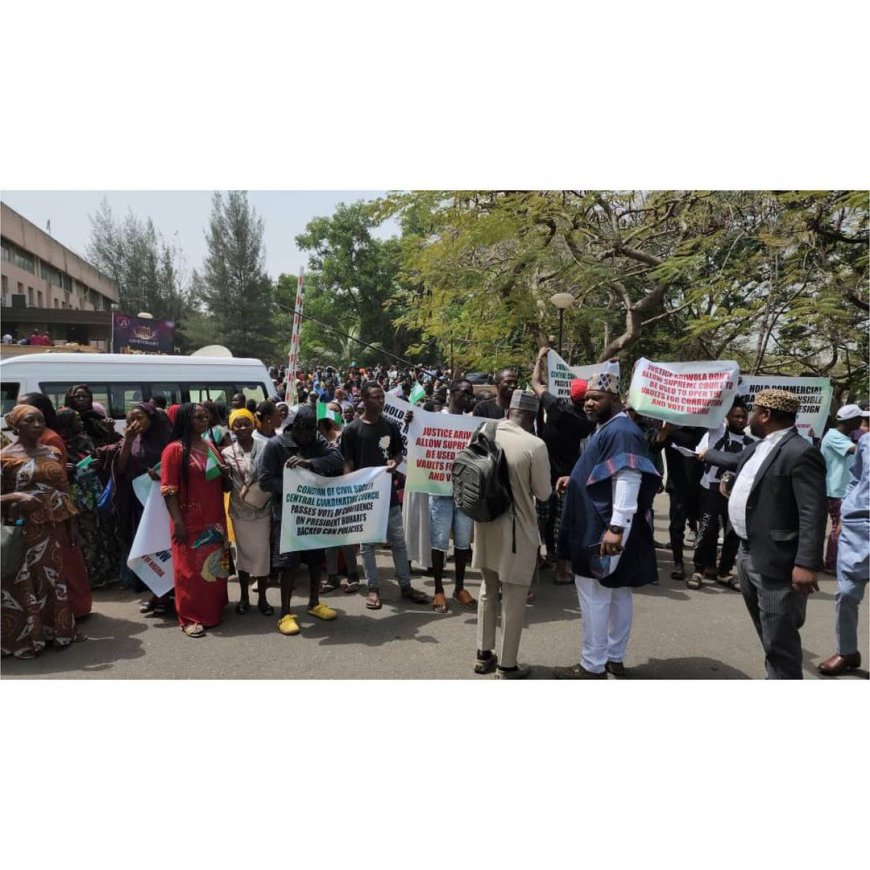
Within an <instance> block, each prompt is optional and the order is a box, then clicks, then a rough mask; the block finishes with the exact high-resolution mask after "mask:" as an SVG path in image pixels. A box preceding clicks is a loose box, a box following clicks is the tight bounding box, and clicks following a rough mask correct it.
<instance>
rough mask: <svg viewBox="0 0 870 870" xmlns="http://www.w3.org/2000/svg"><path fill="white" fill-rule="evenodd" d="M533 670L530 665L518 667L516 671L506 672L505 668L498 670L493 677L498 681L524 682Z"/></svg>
mask: <svg viewBox="0 0 870 870" xmlns="http://www.w3.org/2000/svg"><path fill="white" fill-rule="evenodd" d="M531 672H532V669H531V668H530V667H529V666H528V665H517V668H516V670H505V668H496V669H495V673H494V674H493V677H494V678H495V679H496V680H524V679H525V678H526V677H527V676H528V675H529V674H530V673H531Z"/></svg>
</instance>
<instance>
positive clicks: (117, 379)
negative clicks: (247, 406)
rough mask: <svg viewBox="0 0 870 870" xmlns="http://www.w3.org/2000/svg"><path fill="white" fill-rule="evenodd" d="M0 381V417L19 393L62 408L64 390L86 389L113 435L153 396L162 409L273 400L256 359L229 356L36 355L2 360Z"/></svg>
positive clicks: (273, 393)
mask: <svg viewBox="0 0 870 870" xmlns="http://www.w3.org/2000/svg"><path fill="white" fill-rule="evenodd" d="M0 382H2V390H3V414H4V415H5V414H6V413H7V412H8V411H9V410H10V409H11V408H12V406H13V405H14V404H15V402H16V401H17V399H18V397H19V396H20V395H22V394H24V393H45V394H46V395H47V396H48V397H49V399H51V401H52V403H53V404H54V406H55V408H62V407H63V406H64V404H65V397H66V391H67V390H68V389H69V388H70V387H73V386H75V385H76V384H87V385H88V386H89V387H90V388H91V391H92V392H93V394H94V401H95V402H99V403H100V404H101V405H102V406H103V407H104V408H105V409H106V413H107V414H108V415H109V416H110V417H112V418H113V419H114V420H115V421H116V422H115V425H116V428H118V429H119V430H123V421H124V418H125V417H126V415H127V411H128V410H129V409H130V407H131V406H132V405H133V404H135V403H136V402H141V401H143V400H146V401H147V400H148V399H151V398H153V397H154V396H163V397H165V399H166V404H167V405H173V404H176V403H178V404H181V403H182V402H203V401H206V400H207V399H211V400H212V401H213V402H217V403H218V404H223V405H226V406H227V407H229V405H230V400H231V399H232V397H233V395H234V394H235V393H244V394H245V397H246V398H248V399H254V400H256V401H257V402H262V401H263V400H264V399H276V400H277V399H278V394H277V393H276V391H275V386H274V384H273V383H272V379H271V378H270V377H269V372H268V371H267V370H266V367H265V366H264V365H263V363H262V362H260V360H258V359H237V358H235V357H207V356H157V355H155V356H149V355H145V354H121V353H39V354H33V355H27V356H16V357H10V358H8V359H4V360H3V361H2V362H0ZM119 421H120V422H119ZM3 428H4V429H5V428H7V427H6V423H5V421H4V422H3Z"/></svg>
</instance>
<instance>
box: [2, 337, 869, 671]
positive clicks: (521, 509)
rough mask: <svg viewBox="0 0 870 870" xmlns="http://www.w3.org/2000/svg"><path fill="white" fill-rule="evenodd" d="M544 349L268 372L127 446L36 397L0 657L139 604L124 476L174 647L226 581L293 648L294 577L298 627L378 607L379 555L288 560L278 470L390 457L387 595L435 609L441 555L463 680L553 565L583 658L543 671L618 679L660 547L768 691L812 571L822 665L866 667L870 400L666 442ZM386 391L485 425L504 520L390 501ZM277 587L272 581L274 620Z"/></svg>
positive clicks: (778, 406)
mask: <svg viewBox="0 0 870 870" xmlns="http://www.w3.org/2000/svg"><path fill="white" fill-rule="evenodd" d="M547 351H548V348H546V347H545V348H541V351H540V352H539V354H538V356H537V359H536V360H535V362H534V365H533V366H532V369H531V373H530V381H529V386H530V389H525V390H524V389H520V387H519V384H520V378H519V373H518V371H517V370H515V369H512V368H506V369H503V370H501V371H499V372H496V373H495V374H494V376H492V377H484V378H483V380H485V381H487V383H482V384H481V383H477V384H472V383H471V381H469V380H468V379H467V378H465V377H461V376H460V377H456V376H454V373H453V372H452V371H451V370H450V369H448V368H444V367H442V366H438V365H432V366H429V365H419V366H415V367H408V366H402V367H398V366H395V365H388V364H378V365H373V366H370V367H360V366H356V365H352V366H350V367H349V368H348V369H347V370H345V371H339V370H337V369H335V368H333V367H330V366H314V367H311V368H304V369H302V370H300V371H299V372H298V373H297V375H296V378H295V380H294V381H292V382H288V376H287V370H286V368H285V367H284V366H273V367H272V368H271V370H270V375H271V377H272V378H273V379H274V386H275V388H276V391H277V393H278V395H280V396H284V397H285V398H286V399H287V401H273V400H266V401H262V402H255V401H253V400H250V399H246V397H245V396H244V395H243V394H241V393H240V394H237V395H234V396H232V397H231V399H230V402H229V407H225V406H223V405H221V404H218V403H215V402H208V401H207V402H203V403H201V404H196V403H188V404H183V405H171V406H169V407H162V406H161V405H162V404H163V403H160V404H155V403H151V402H138V403H136V404H134V405H133V406H132V407H131V408H130V410H129V412H128V414H127V418H126V426H125V427H124V432H123V434H119V433H117V432H116V431H115V427H114V422H113V421H112V420H111V419H108V418H107V416H106V412H105V409H104V408H102V407H101V406H100V405H99V403H97V402H95V401H94V399H93V395H92V393H91V390H90V388H89V387H88V385H87V384H80V385H77V386H74V387H73V388H71V389H70V390H69V391H68V393H67V394H66V396H65V402H64V405H63V407H61V408H55V407H54V406H53V405H52V403H51V402H50V400H49V399H48V397H47V396H45V395H42V394H28V395H22V396H20V397H19V398H18V404H17V405H16V406H15V407H14V408H13V409H12V411H11V412H10V414H9V415H8V416H7V421H8V423H9V426H10V427H11V429H12V430H13V431H14V433H15V435H16V436H17V440H15V442H14V443H10V444H8V445H7V446H6V447H5V448H4V449H3V451H2V454H0V460H2V507H3V517H4V527H5V528H14V529H15V530H16V531H17V533H18V537H19V539H20V540H19V542H18V546H19V547H20V548H21V549H22V553H23V555H21V558H20V560H16V567H15V570H14V571H13V570H7V569H6V568H4V571H3V600H2V607H3V636H2V653H3V655H4V656H5V655H14V656H16V657H18V658H32V657H33V656H35V655H37V654H38V653H40V652H41V651H42V650H43V649H44V648H45V647H46V646H47V645H53V646H54V647H55V648H57V649H62V648H65V647H67V646H68V645H69V644H71V643H73V642H75V641H81V640H85V639H86V638H85V636H84V634H82V633H81V632H80V631H79V629H78V626H79V623H80V622H81V621H82V620H83V619H85V618H86V617H87V615H88V613H89V612H90V610H91V608H92V595H91V591H92V590H94V589H102V588H106V587H109V586H119V587H121V588H123V589H129V590H130V592H131V594H133V595H137V596H138V595H141V593H143V592H146V587H145V585H144V584H143V583H142V582H141V580H140V579H139V578H138V577H137V575H136V574H135V573H134V572H132V571H131V570H130V569H129V568H128V567H127V558H128V555H129V552H130V548H131V545H132V544H133V541H134V539H135V536H136V531H137V528H138V526H139V523H140V521H141V519H142V513H143V505H142V502H141V500H140V498H139V497H138V495H137V493H136V487H135V485H134V482H135V481H136V480H137V479H141V478H142V476H143V475H147V476H149V477H150V478H151V479H152V480H154V481H159V485H160V492H161V495H162V496H163V498H164V500H165V504H166V507H167V511H168V513H169V516H170V518H171V541H172V545H171V546H172V557H173V569H174V584H173V589H172V591H170V592H169V593H167V594H166V595H163V596H160V597H158V596H155V595H150V596H149V595H147V594H146V595H145V597H144V598H143V600H142V601H141V602H140V611H141V612H142V613H143V614H146V615H149V616H154V617H160V616H163V617H166V618H172V619H177V621H178V624H179V626H180V627H181V629H182V630H183V631H184V633H185V634H186V635H187V636H189V637H202V636H203V635H205V634H206V633H207V630H208V629H209V628H212V627H214V626H216V625H218V624H219V623H220V622H221V620H222V619H223V616H224V611H225V608H226V605H227V604H228V598H229V596H228V583H227V581H228V579H229V578H230V577H234V578H235V579H236V580H237V582H238V590H239V593H238V601H237V602H236V603H235V608H234V609H235V613H236V614H238V615H240V616H242V615H246V614H248V612H249V610H250V606H251V601H250V594H251V592H252V591H256V594H257V603H256V613H257V614H259V615H261V616H266V617H273V618H274V617H275V616H276V615H277V623H276V627H277V630H278V631H279V632H280V633H281V634H284V635H296V634H299V633H300V631H301V628H300V625H299V622H298V612H297V613H294V611H293V608H292V606H291V605H292V601H293V592H294V591H295V587H296V580H297V574H298V572H299V570H300V569H301V566H302V565H303V564H304V565H305V566H306V573H307V585H308V599H307V606H306V607H305V611H306V613H307V614H308V615H309V616H311V617H313V618H316V619H320V620H325V621H333V620H335V619H336V618H337V617H338V612H337V611H336V610H335V609H334V608H332V607H329V606H328V605H327V604H326V603H324V602H322V601H321V595H329V594H334V593H337V592H343V593H346V594H355V593H360V592H361V593H362V594H364V595H365V602H364V603H365V607H366V608H367V609H370V610H378V609H380V608H381V607H382V599H381V592H382V589H381V582H380V576H379V575H380V569H379V567H378V565H377V562H376V547H377V544H376V543H375V542H373V543H368V544H362V545H360V546H359V547H358V548H357V547H353V546H341V547H335V548H332V549H328V550H326V551H323V550H311V551H305V552H290V553H282V552H280V548H279V535H278V532H279V528H280V517H281V509H282V506H281V492H282V481H283V469H284V468H285V467H289V468H294V467H298V468H304V469H309V470H311V471H313V472H315V473H317V474H321V475H325V476H338V475H341V474H347V473H350V472H352V471H355V470H359V469H362V468H370V467H381V466H383V467H386V468H387V470H388V471H389V472H390V474H391V481H392V486H391V502H390V509H389V521H388V525H387V540H386V541H385V542H384V543H387V544H388V545H389V547H390V554H391V557H392V561H393V567H394V576H395V580H396V581H397V583H398V586H399V593H400V598H401V599H402V600H405V601H408V602H411V603H413V604H417V605H427V606H428V605H431V607H432V608H433V610H434V611H435V612H436V613H439V614H448V613H449V612H450V610H451V603H450V601H448V598H447V594H446V591H445V585H444V573H445V563H446V561H447V560H448V558H449V556H450V549H451V540H452V548H453V553H452V558H453V563H454V568H455V571H454V583H453V594H452V602H453V603H452V606H453V607H454V608H459V609H460V610H468V609H476V610H477V613H478V625H477V638H476V639H477V650H476V656H475V659H474V671H475V672H476V673H479V674H485V673H494V675H495V676H496V677H497V678H501V679H519V678H523V677H525V676H527V675H528V673H529V668H528V667H527V666H525V665H521V664H520V662H519V659H518V656H519V647H520V638H521V632H522V626H523V614H524V608H525V605H526V604H527V603H529V602H532V601H533V600H534V597H535V590H536V586H537V584H538V583H539V582H540V578H542V577H545V576H547V575H548V573H549V576H550V577H551V579H552V582H553V583H556V584H574V585H575V586H576V588H577V594H578V600H579V602H580V609H581V613H582V618H583V630H582V643H581V656H580V661H579V663H578V664H576V665H571V666H568V667H559V668H556V669H555V671H554V673H555V676H557V677H560V678H563V679H585V678H605V677H606V676H607V674H608V673H610V674H613V675H615V676H622V675H623V674H624V673H625V667H624V663H623V662H624V658H625V655H626V650H627V646H628V641H629V638H630V632H631V623H632V606H631V601H632V598H631V589H632V588H633V587H637V586H641V585H644V584H647V583H657V582H658V572H657V565H656V557H655V549H656V548H657V547H658V548H661V547H667V548H668V549H669V550H670V551H671V554H672V558H673V563H674V566H673V570H672V572H671V578H672V579H673V580H674V581H677V582H681V583H685V584H686V586H687V587H688V588H689V589H693V590H698V589H700V588H701V587H702V585H703V584H704V583H706V582H712V583H716V584H719V585H721V586H723V587H726V588H729V589H733V590H737V591H740V592H741V593H742V594H743V597H744V599H745V600H746V604H747V609H748V611H749V614H750V616H751V618H752V620H753V623H754V625H755V627H756V629H757V632H758V635H759V638H760V640H761V643H762V646H763V649H764V653H765V664H766V669H767V673H768V676H769V677H772V678H782V677H800V675H801V666H802V665H801V659H800V638H799V630H800V627H801V625H802V623H803V619H804V613H805V602H806V598H807V596H808V594H810V593H811V592H812V591H813V589H815V588H817V573H818V572H819V571H820V570H822V569H825V570H827V571H829V572H832V573H836V574H837V578H838V592H837V596H836V625H837V630H836V637H837V650H836V653H835V654H834V655H833V656H831V657H830V658H829V659H828V660H826V661H825V662H823V663H822V665H820V670H821V672H822V673H824V674H828V675H837V674H840V673H843V672H845V671H848V670H853V669H855V668H857V667H859V666H860V654H859V652H858V648H857V613H858V603H859V602H860V600H861V598H862V596H863V593H864V589H865V588H866V584H867V579H868V578H867V575H868V571H870V568H868V558H870V557H868V552H867V551H868V536H870V525H868V524H870V519H868V516H870V514H868V504H867V499H868V488H867V476H868V465H870V462H868V456H867V452H868V448H870V438H868V436H867V431H868V418H870V412H868V411H867V409H866V408H867V406H866V403H864V404H863V405H861V406H858V405H854V404H849V405H845V406H843V407H841V408H840V409H839V410H838V411H837V412H836V413H835V415H834V416H835V419H834V420H833V422H832V425H831V427H830V428H829V430H828V431H827V432H826V433H825V435H824V438H823V439H821V443H820V444H819V445H814V444H811V443H809V442H808V441H806V440H805V439H803V438H800V437H799V436H798V435H797V431H796V429H795V416H796V413H797V411H798V410H799V405H800V399H799V398H798V397H797V396H794V395H792V394H790V393H788V392H786V391H783V390H765V391H763V392H762V393H760V394H759V395H758V396H757V397H756V401H755V406H754V409H753V411H752V414H751V415H749V414H748V413H747V411H746V409H745V408H744V407H743V405H742V404H741V403H740V401H735V403H734V405H733V407H732V408H731V409H730V410H729V412H728V414H727V416H726V419H725V421H724V422H723V424H722V426H721V427H720V428H719V429H718V430H706V429H692V428H686V427H677V426H674V425H672V424H670V423H665V424H662V423H661V422H660V421H657V420H652V419H649V418H644V417H640V416H638V415H637V414H636V413H635V412H634V411H633V410H632V409H631V408H630V407H628V405H627V403H626V402H625V401H624V400H623V398H622V397H621V394H620V384H619V379H618V377H617V376H615V375H611V374H602V375H596V376H595V377H593V378H591V379H589V380H582V379H579V378H578V379H574V380H573V381H572V382H571V386H570V398H558V397H557V396H556V395H554V394H553V393H552V392H550V391H549V390H548V387H547V384H546V379H545V377H544V375H543V368H544V361H545V358H546V353H547ZM475 380H476V381H480V380H481V378H478V377H475ZM387 393H390V394H392V395H393V396H395V397H397V398H398V399H400V400H404V401H405V402H408V403H409V404H408V410H407V413H406V423H407V422H410V420H411V418H412V415H413V408H414V407H420V408H422V409H424V410H427V411H433V412H443V413H448V414H463V415H465V414H468V415H473V416H476V417H479V418H481V423H482V424H487V423H489V424H490V426H489V427H485V429H486V430H487V431H488V432H489V433H490V435H491V436H492V438H493V439H494V442H495V444H496V446H497V448H498V449H499V450H500V452H501V455H502V456H503V459H504V462H505V467H506V469H507V474H508V476H509V480H510V490H511V493H512V507H511V510H510V511H509V512H507V513H505V514H504V515H502V516H500V517H498V518H497V519H495V520H493V521H491V522H482V521H480V522H474V521H472V519H471V517H470V516H468V515H467V514H465V513H464V512H463V511H462V510H461V509H460V508H459V507H458V506H457V504H456V503H455V502H454V500H453V499H452V498H451V497H449V496H447V497H445V496H440V497H439V496H429V495H426V494H421V493H412V492H407V493H406V492H404V488H403V477H402V475H401V474H399V473H398V471H397V469H398V466H399V465H400V463H401V460H402V436H401V430H400V426H399V425H398V424H397V423H395V422H394V421H393V420H392V419H390V418H389V417H388V416H386V415H385V414H384V406H385V397H386V394H387ZM475 437H477V436H475ZM819 448H820V449H819ZM663 490H664V491H665V492H666V493H667V497H668V502H669V537H670V540H669V542H668V543H667V544H664V545H663V544H657V543H656V542H655V540H654V538H653V531H652V529H653V525H652V507H653V499H654V497H655V495H656V494H657V493H658V492H662V491H663ZM827 520H830V522H829V523H827ZM771 522H774V523H775V524H778V525H776V527H771V525H770V524H771ZM828 527H829V528H830V531H829V533H828V531H827V529H828ZM759 536H761V537H759ZM825 538H826V540H827V546H826V551H825V552H824V553H822V547H823V541H824V539H825ZM690 545H691V546H692V549H693V553H692V554H691V556H692V567H691V569H687V568H686V567H685V565H686V551H687V550H688V549H689V546H690ZM10 552H11V551H10ZM4 553H5V550H4ZM358 560H359V562H361V564H362V568H361V569H360V566H359V564H358ZM19 561H20V564H18V562H19ZM414 563H416V564H417V566H418V568H417V570H418V571H426V572H428V573H430V574H431V576H432V577H433V579H434V595H433V596H432V597H431V599H430V597H429V596H428V595H426V594H425V593H424V592H422V591H421V590H419V589H416V588H414V586H413V585H412V567H413V565H414ZM735 565H736V573H735V570H734V569H735ZM469 568H474V569H478V570H479V571H480V572H481V574H482V578H483V579H482V584H481V587H480V595H479V600H475V598H474V597H473V596H472V595H471V593H470V592H469V591H468V590H467V589H466V588H465V577H466V572H467V570H468V569H469ZM270 586H275V587H278V588H279V589H280V612H278V613H277V614H276V613H275V608H273V606H272V605H271V604H270V603H269V601H268V596H267V591H268V589H269V588H270ZM499 608H501V626H502V631H501V638H500V641H499V643H498V644H496V625H497V616H498V612H499Z"/></svg>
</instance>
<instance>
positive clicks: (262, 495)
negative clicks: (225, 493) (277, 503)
mask: <svg viewBox="0 0 870 870" xmlns="http://www.w3.org/2000/svg"><path fill="white" fill-rule="evenodd" d="M233 461H234V462H235V464H236V469H237V470H238V472H239V478H240V479H242V480H244V479H245V477H246V476H247V475H246V474H245V472H244V471H242V466H241V464H240V463H239V459H238V457H237V456H236V455H235V454H233ZM239 500H240V501H241V502H242V504H243V505H245V507H249V508H253V509H254V510H262V509H263V508H264V507H266V505H267V504H268V503H269V502H270V501H271V500H272V493H270V492H266V490H265V489H262V488H261V487H260V484H259V483H257V481H256V480H251V481H249V482H248V483H245V484H243V486H242V488H241V489H240V490H239Z"/></svg>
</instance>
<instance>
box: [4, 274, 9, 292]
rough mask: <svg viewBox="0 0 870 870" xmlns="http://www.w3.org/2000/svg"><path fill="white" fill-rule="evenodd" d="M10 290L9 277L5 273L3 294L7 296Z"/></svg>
mask: <svg viewBox="0 0 870 870" xmlns="http://www.w3.org/2000/svg"><path fill="white" fill-rule="evenodd" d="M8 292H9V279H8V278H7V277H6V276H5V275H4V276H3V295H4V296H5V295H6V294H7V293H8Z"/></svg>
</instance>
